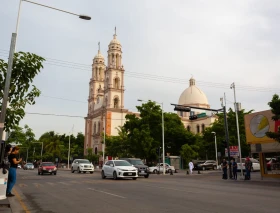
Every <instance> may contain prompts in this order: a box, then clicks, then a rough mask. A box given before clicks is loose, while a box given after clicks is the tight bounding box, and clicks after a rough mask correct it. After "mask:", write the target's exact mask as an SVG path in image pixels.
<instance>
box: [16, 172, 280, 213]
mask: <svg viewBox="0 0 280 213" xmlns="http://www.w3.org/2000/svg"><path fill="white" fill-rule="evenodd" d="M253 178H254V176H253ZM15 190H16V193H17V194H18V197H20V199H21V204H22V206H23V207H24V208H25V212H32V213H33V212H38V213H60V212H61V213H157V212H158V213H159V212H160V213H167V212H172V213H174V212H176V213H180V212H188V213H192V212H194V213H210V212H211V213H212V212H217V213H224V212H227V213H231V212H233V213H241V212H246V213H247V212H254V213H258V212H262V213H270V212H271V213H273V212H275V213H276V212H277V213H278V212H279V198H280V181H278V182H269V181H260V180H259V178H258V181H254V180H252V181H244V180H238V181H234V180H222V179H221V173H220V172H215V173H210V174H202V175H197V174H196V175H185V174H182V173H179V174H174V175H173V176H171V175H166V176H163V175H150V178H148V179H145V178H139V179H137V180H117V181H114V180H112V179H105V180H102V179H101V178H100V173H99V172H96V173H94V174H77V173H74V174H72V173H70V172H69V171H58V174H57V175H56V176H54V175H44V176H39V175H37V171H36V170H34V171H24V170H18V180H17V185H16V187H15ZM13 199H16V198H13Z"/></svg>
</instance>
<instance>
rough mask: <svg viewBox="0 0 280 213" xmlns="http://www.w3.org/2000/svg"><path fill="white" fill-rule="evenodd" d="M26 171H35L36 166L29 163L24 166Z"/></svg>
mask: <svg viewBox="0 0 280 213" xmlns="http://www.w3.org/2000/svg"><path fill="white" fill-rule="evenodd" d="M23 169H24V170H34V165H33V164H32V163H27V164H25V165H24V166H23Z"/></svg>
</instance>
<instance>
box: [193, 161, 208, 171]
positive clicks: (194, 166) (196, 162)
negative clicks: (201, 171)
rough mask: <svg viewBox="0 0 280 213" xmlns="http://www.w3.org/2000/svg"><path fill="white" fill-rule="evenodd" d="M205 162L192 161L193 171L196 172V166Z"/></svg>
mask: <svg viewBox="0 0 280 213" xmlns="http://www.w3.org/2000/svg"><path fill="white" fill-rule="evenodd" d="M205 161H206V160H192V162H193V169H194V170H198V167H197V166H198V164H202V163H204V162H205Z"/></svg>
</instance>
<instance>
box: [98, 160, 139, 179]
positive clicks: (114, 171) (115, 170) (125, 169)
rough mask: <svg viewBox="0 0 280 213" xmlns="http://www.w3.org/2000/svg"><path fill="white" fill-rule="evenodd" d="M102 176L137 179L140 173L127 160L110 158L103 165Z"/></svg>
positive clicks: (103, 177)
mask: <svg viewBox="0 0 280 213" xmlns="http://www.w3.org/2000/svg"><path fill="white" fill-rule="evenodd" d="M101 177H102V179H105V178H106V177H112V178H114V180H117V179H119V178H132V179H133V180H136V179H137V178H138V173H137V168H135V167H134V166H132V165H131V164H130V163H128V162H127V161H126V160H109V161H107V162H106V163H105V164H104V166H103V167H102V171H101Z"/></svg>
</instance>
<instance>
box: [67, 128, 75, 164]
mask: <svg viewBox="0 0 280 213" xmlns="http://www.w3.org/2000/svg"><path fill="white" fill-rule="evenodd" d="M73 130H74V125H73V127H72V135H73ZM70 147H71V135H70V132H69V143H68V166H67V167H68V169H69V161H70V149H71V148H70Z"/></svg>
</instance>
